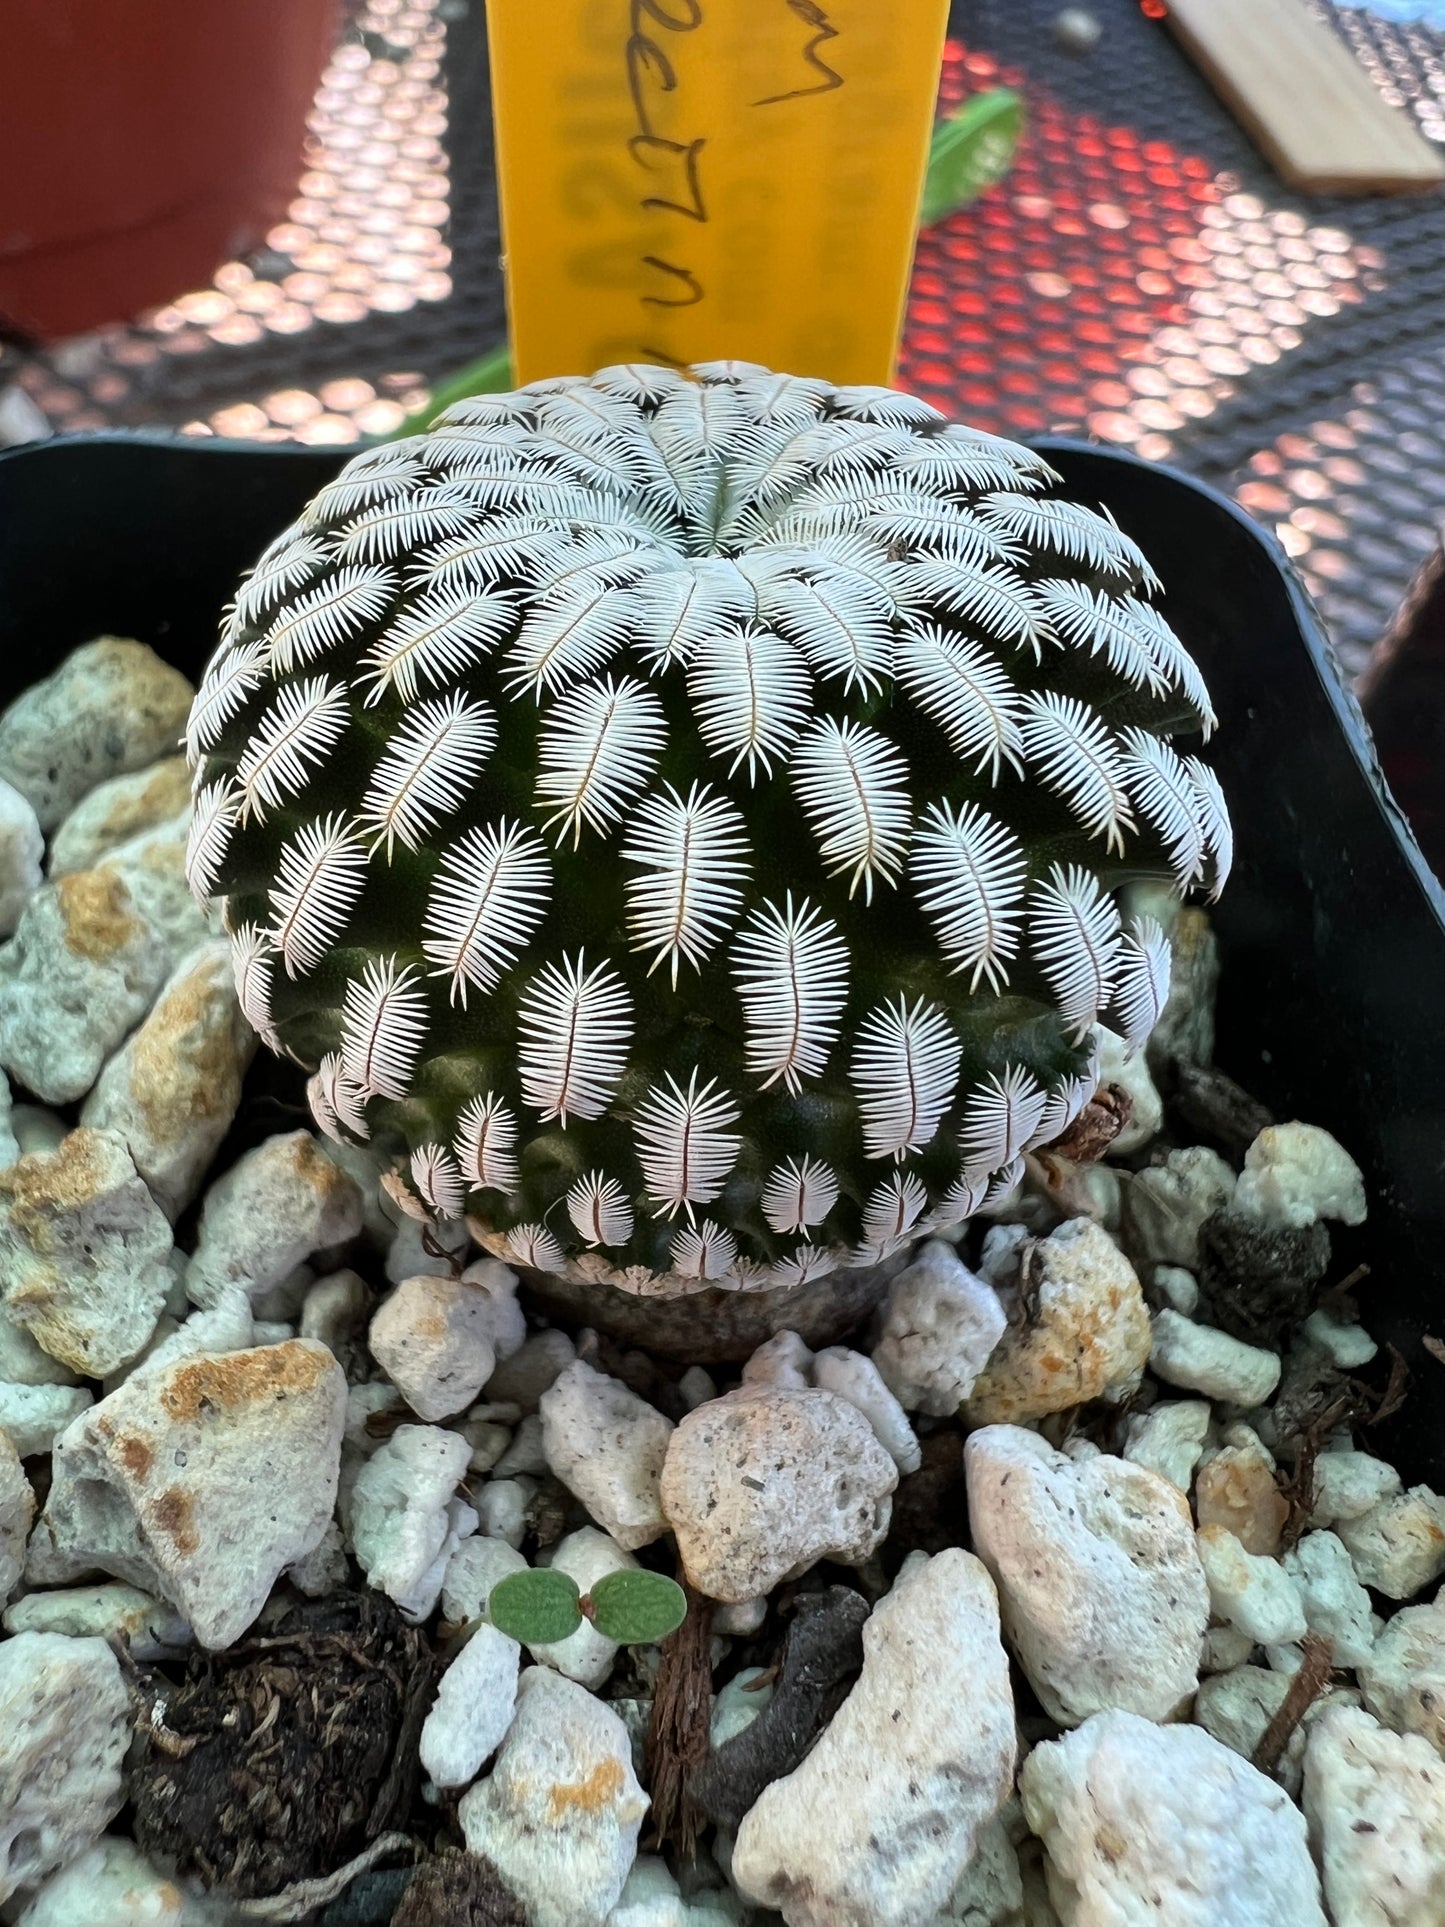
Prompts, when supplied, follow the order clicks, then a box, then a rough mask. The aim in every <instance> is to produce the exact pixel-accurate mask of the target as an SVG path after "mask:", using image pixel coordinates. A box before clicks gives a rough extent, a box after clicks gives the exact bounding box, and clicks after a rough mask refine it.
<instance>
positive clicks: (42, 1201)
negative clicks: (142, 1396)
mask: <svg viewBox="0 0 1445 1927" xmlns="http://www.w3.org/2000/svg"><path fill="white" fill-rule="evenodd" d="M171 1249H172V1245H171V1228H170V1225H169V1224H168V1223H167V1221H166V1217H165V1214H164V1212H162V1211H161V1209H160V1208H159V1206H158V1205H157V1204H156V1202H155V1200H154V1198H153V1197H152V1196H151V1194H150V1191H149V1190H148V1189H147V1187H146V1185H145V1183H144V1182H143V1180H142V1179H141V1177H140V1176H139V1174H138V1173H137V1171H136V1168H135V1165H134V1163H133V1162H132V1161H131V1156H130V1153H129V1151H128V1150H127V1149H126V1146H125V1143H124V1140H123V1139H121V1138H119V1137H117V1136H116V1135H115V1134H114V1133H113V1132H110V1131H90V1130H77V1131H72V1132H71V1133H70V1134H69V1136H68V1137H67V1138H66V1139H65V1140H64V1142H63V1143H62V1144H61V1145H60V1146H59V1148H58V1149H56V1150H54V1151H51V1152H48V1153H34V1154H32V1155H30V1156H28V1157H24V1158H21V1159H20V1161H19V1163H17V1164H12V1165H11V1167H10V1169H9V1170H8V1171H0V1291H3V1294H4V1300H5V1311H6V1315H7V1316H8V1317H9V1318H10V1319H11V1320H13V1321H14V1323H16V1324H17V1325H20V1326H21V1327H22V1328H23V1329H24V1330H25V1331H27V1332H28V1333H29V1334H30V1336H31V1337H32V1338H33V1339H34V1340H35V1341H36V1343H37V1344H38V1345H39V1346H40V1347H41V1348H42V1349H43V1350H44V1351H46V1352H48V1353H49V1354H50V1356H51V1357H52V1358H57V1359H59V1360H60V1362H61V1363H62V1364H63V1365H68V1366H69V1367H70V1368H71V1370H72V1371H74V1372H76V1373H83V1374H86V1375H88V1376H90V1377H92V1378H103V1377H104V1376H105V1375H106V1374H107V1373H108V1372H113V1371H114V1370H115V1369H116V1367H117V1366H120V1365H126V1364H129V1363H130V1361H131V1360H132V1359H134V1358H135V1357H136V1356H137V1355H138V1354H139V1353H140V1351H141V1350H142V1349H143V1348H144V1346H145V1344H146V1341H147V1340H148V1339H149V1338H150V1336H151V1333H152V1332H153V1331H154V1330H155V1325H156V1320H157V1319H158V1318H159V1317H160V1314H161V1308H162V1306H163V1305H164V1304H165V1301H166V1295H167V1293H168V1291H169V1290H170V1287H171V1282H172V1273H171V1270H170V1264H169V1259H170V1254H171Z"/></svg>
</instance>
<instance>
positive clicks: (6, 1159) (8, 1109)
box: [0, 1070, 20, 1171]
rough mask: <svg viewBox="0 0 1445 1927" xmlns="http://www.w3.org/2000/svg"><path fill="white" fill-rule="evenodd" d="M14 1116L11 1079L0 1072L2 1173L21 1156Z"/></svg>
mask: <svg viewBox="0 0 1445 1927" xmlns="http://www.w3.org/2000/svg"><path fill="white" fill-rule="evenodd" d="M13 1115H14V1107H13V1106H12V1104H11V1102H10V1079H9V1078H8V1077H7V1076H6V1075H5V1073H4V1071H3V1070H0V1171H5V1170H8V1169H9V1167H10V1166H11V1165H12V1164H13V1163H14V1162H15V1160H16V1159H17V1158H18V1157H19V1156H20V1145H19V1142H18V1141H17V1139H16V1136H15V1132H14V1130H13V1129H12V1125H11V1120H12V1118H13Z"/></svg>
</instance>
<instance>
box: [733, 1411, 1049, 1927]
mask: <svg viewBox="0 0 1445 1927" xmlns="http://www.w3.org/2000/svg"><path fill="white" fill-rule="evenodd" d="M795 1396H796V1394H795ZM814 1396H817V1394H814ZM863 1654H864V1657H863V1671H862V1674H861V1675H860V1677H859V1679H858V1683H857V1685H856V1686H855V1687H854V1688H853V1690H852V1692H851V1693H850V1694H849V1695H848V1697H847V1699H846V1700H845V1701H844V1702H843V1705H842V1706H841V1708H840V1709H839V1711H838V1712H837V1713H836V1714H835V1715H834V1717H833V1718H832V1720H831V1721H830V1722H829V1723H828V1725H827V1726H826V1727H825V1728H824V1729H823V1732H822V1733H821V1735H820V1736H819V1738H818V1741H817V1743H816V1744H815V1746H814V1747H813V1749H812V1751H811V1752H810V1753H809V1754H808V1755H807V1757H806V1758H805V1759H804V1761H803V1763H802V1765H801V1766H799V1767H797V1768H795V1769H794V1771H793V1772H792V1773H789V1774H787V1775H786V1776H785V1777H784V1778H782V1779H781V1780H775V1781H774V1782H773V1783H772V1785H771V1786H769V1787H767V1788H765V1789H764V1791H763V1793H762V1795H761V1796H760V1797H759V1799H758V1800H757V1802H756V1803H755V1804H754V1805H753V1806H752V1807H751V1808H750V1809H749V1811H748V1812H747V1814H745V1815H744V1817H743V1821H742V1824H741V1825H740V1827H739V1828H738V1833H737V1839H736V1842H735V1844H734V1848H733V1855H732V1878H733V1881H734V1883H735V1884H736V1886H737V1887H738V1888H739V1889H740V1891H741V1892H742V1893H743V1894H744V1895H745V1896H746V1897H747V1898H748V1899H750V1900H754V1901H757V1902H758V1903H759V1904H761V1905H764V1906H771V1907H776V1908H778V1909H779V1910H780V1911H781V1913H782V1915H783V1918H784V1920H785V1921H786V1922H787V1923H788V1927H905V1924H906V1923H915V1922H921V1921H928V1920H932V1919H933V1918H934V1916H935V1914H936V1912H937V1910H938V1909H939V1908H941V1907H942V1906H943V1904H944V1903H945V1901H946V1900H947V1899H948V1897H949V1895H950V1894H951V1893H952V1891H953V1889H954V1886H955V1884H956V1883H957V1881H958V1879H959V1876H960V1875H961V1874H962V1873H963V1871H964V1869H965V1868H966V1867H967V1865H968V1863H969V1861H970V1859H971V1858H972V1856H973V1853H974V1850H975V1846H976V1844H977V1841H978V1837H979V1834H980V1832H981V1831H982V1829H983V1828H984V1827H986V1826H987V1825H988V1823H989V1821H991V1820H992V1819H993V1817H994V1815H995V1814H996V1813H997V1812H998V1810H999V1808H1000V1807H1001V1806H1002V1805H1003V1803H1004V1801H1005V1799H1006V1798H1007V1797H1008V1794H1009V1790H1010V1788H1011V1786H1012V1783H1013V1768H1014V1754H1015V1734H1014V1706H1013V1695H1012V1692H1011V1690H1010V1687H1009V1677H1008V1661H1007V1659H1006V1657H1005V1655H1004V1651H1003V1647H1002V1645H1001V1643H1000V1641H999V1624H998V1605H997V1601H996V1599H995V1596H994V1590H993V1586H992V1583H991V1582H990V1580H989V1577H988V1574H987V1573H986V1572H985V1571H984V1568H983V1566H982V1565H981V1564H980V1562H979V1561H978V1560H977V1559H975V1558H973V1557H972V1556H971V1555H970V1554H969V1553H966V1552H963V1551H961V1550H960V1549H958V1548H957V1547H952V1548H950V1549H949V1550H947V1551H945V1552H941V1553H939V1554H937V1555H936V1556H935V1557H934V1558H932V1559H930V1560H928V1561H927V1563H926V1564H924V1565H922V1566H920V1567H918V1568H916V1569H915V1570H914V1571H913V1572H912V1573H911V1574H910V1575H909V1577H908V1578H907V1579H905V1580H902V1581H901V1582H900V1583H899V1584H898V1585H896V1586H895V1587H894V1589H893V1591H892V1592H890V1593H889V1594H888V1595H887V1597H886V1598H884V1599H882V1600H881V1601H880V1602H879V1604H878V1605H877V1606H876V1607H875V1608H874V1610H873V1613H872V1614H871V1616H870V1617H869V1619H868V1621H867V1622H866V1624H865V1625H864V1628H863Z"/></svg>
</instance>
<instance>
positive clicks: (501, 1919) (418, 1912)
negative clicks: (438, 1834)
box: [391, 1848, 527, 1927]
mask: <svg viewBox="0 0 1445 1927" xmlns="http://www.w3.org/2000/svg"><path fill="white" fill-rule="evenodd" d="M391 1927H527V1914H526V1909H525V1908H524V1907H523V1906H522V1903H521V1901H520V1900H518V1898H517V1896H516V1895H515V1894H514V1893H513V1892H512V1890H511V1888H510V1887H509V1886H508V1885H507V1883H506V1882H505V1881H504V1880H503V1878H502V1876H501V1875H500V1874H499V1873H498V1872H497V1870H496V1868H495V1867H494V1866H493V1865H492V1863H491V1861H490V1860H488V1859H487V1858H486V1857H485V1856H484V1855H483V1854H479V1853H462V1852H460V1851H458V1850H457V1849H455V1848H448V1849H447V1851H446V1852H444V1853H439V1854H437V1855H436V1856H435V1857H434V1858H433V1859H431V1860H426V1861H423V1862H422V1864H421V1866H420V1867H418V1868H417V1870H416V1872H415V1873H414V1874H413V1875H412V1878H411V1882H410V1884H409V1885H408V1887H407V1890H406V1892H405V1893H404V1894H403V1895H402V1898H401V1905H400V1906H399V1907H398V1908H397V1910H396V1912H395V1913H394V1914H393V1915H392V1917H391Z"/></svg>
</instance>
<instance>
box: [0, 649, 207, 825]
mask: <svg viewBox="0 0 1445 1927" xmlns="http://www.w3.org/2000/svg"><path fill="white" fill-rule="evenodd" d="M194 694H195V691H194V690H193V689H192V688H191V685H190V684H189V683H188V682H187V681H186V679H185V677H184V676H183V675H182V674H181V673H180V671H179V670H178V669H172V668H171V666H170V664H169V663H166V662H163V661H162V660H161V658H160V657H159V656H158V655H157V654H156V653H155V651H154V650H153V649H149V648H147V647H146V645H145V644H144V643H140V642H132V641H129V640H127V639H125V638H123V637H120V636H99V637H97V638H96V640H95V641H94V642H87V643H85V644H84V645H83V646H82V647H81V648H79V649H73V650H72V651H71V652H70V654H69V655H68V656H67V657H66V658H65V660H64V662H62V663H61V665H60V667H59V668H58V669H56V670H54V671H53V672H52V673H51V674H50V675H49V676H46V677H45V678H44V679H43V681H41V682H37V683H32V684H31V685H30V687H29V688H28V689H26V690H25V692H24V694H23V695H20V696H18V697H17V698H16V699H15V701H14V702H13V703H11V705H10V707H9V708H8V709H7V710H6V711H5V712H4V714H3V715H0V776H4V777H5V779H6V780H7V781H8V782H10V783H13V784H14V786H15V788H16V789H18V790H19V791H20V792H21V793H22V794H23V795H24V796H26V797H28V798H29V800H30V802H31V804H32V806H33V808H34V810H35V813H36V815H37V816H38V817H39V819H40V827H41V828H42V829H43V830H52V829H54V828H55V826H56V824H57V823H59V822H61V821H62V820H63V819H64V817H65V816H66V814H67V813H68V812H69V811H70V810H72V809H74V807H75V805H76V804H77V803H78V802H79V801H80V799H81V797H82V796H84V795H85V794H86V793H87V792H88V791H89V790H93V789H94V788H95V786H96V784H97V783H101V782H104V781H105V779H106V778H107V777H111V776H119V775H122V774H124V773H125V772H126V771H129V770H136V769H142V768H144V766H145V765H146V764H147V763H152V762H154V761H155V759H156V758H157V757H158V756H161V755H164V754H165V752H166V751H168V750H172V749H174V748H175V745H176V742H177V740H178V738H179V736H180V734H181V731H182V730H183V729H184V727H185V723H186V717H187V716H188V715H189V713H190V707H191V699H192V697H193V696H194Z"/></svg>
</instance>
